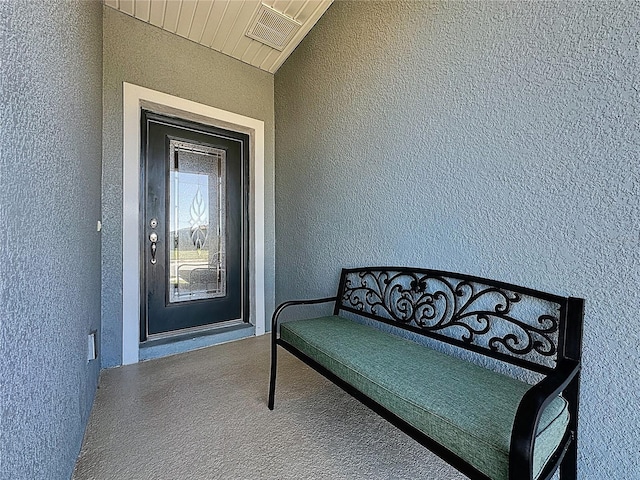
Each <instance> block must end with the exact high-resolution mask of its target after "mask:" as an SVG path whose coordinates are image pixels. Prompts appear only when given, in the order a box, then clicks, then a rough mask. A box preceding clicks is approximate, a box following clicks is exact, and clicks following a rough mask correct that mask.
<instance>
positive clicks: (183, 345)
mask: <svg viewBox="0 0 640 480" xmlns="http://www.w3.org/2000/svg"><path fill="white" fill-rule="evenodd" d="M253 335H255V327H254V326H253V325H251V324H250V323H245V322H233V323H230V322H225V324H224V325H219V326H216V327H213V328H208V329H206V330H202V329H201V330H197V331H189V332H183V333H175V334H171V335H164V336H161V337H157V338H153V339H150V340H147V341H146V342H143V343H140V350H139V359H140V361H144V360H152V359H154V358H161V357H166V356H169V355H176V354H178V353H185V352H190V351H191V350H197V349H199V348H205V347H210V346H212V345H219V344H221V343H227V342H232V341H234V340H241V339H243V338H247V337H252V336H253Z"/></svg>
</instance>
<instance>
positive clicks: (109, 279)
mask: <svg viewBox="0 0 640 480" xmlns="http://www.w3.org/2000/svg"><path fill="white" fill-rule="evenodd" d="M103 54H104V79H103V82H104V85H103V86H104V136H103V142H104V148H103V154H104V157H103V162H104V169H103V197H102V200H103V221H104V234H103V243H102V254H103V255H102V318H103V321H102V330H103V348H104V355H103V357H102V364H103V366H105V367H110V366H114V365H119V364H120V363H121V362H122V82H128V83H132V84H135V85H140V86H142V87H146V88H150V89H153V90H157V91H160V92H164V93H168V94H170V95H175V96H178V97H181V98H184V99H187V100H192V101H195V102H199V103H203V104H205V105H209V106H213V107H216V108H221V109H223V110H227V111H231V112H234V113H238V114H241V115H245V116H248V117H252V118H256V119H258V120H262V121H264V122H265V199H264V206H265V259H266V263H265V278H266V280H265V284H266V287H265V289H266V290H265V298H266V311H267V312H270V311H272V310H273V302H274V295H275V293H274V291H275V287H274V282H273V276H274V260H273V259H274V256H275V253H274V248H275V247H274V235H275V234H274V205H273V202H274V200H273V197H274V193H273V191H274V186H273V183H274V178H273V177H274V106H273V75H271V74H269V73H267V72H263V71H260V70H258V69H256V68H254V67H251V66H249V65H246V64H243V63H241V62H239V61H237V60H234V59H232V58H231V57H227V56H226V55H223V54H220V53H218V52H214V51H213V50H210V49H208V48H205V47H202V46H200V45H197V44H196V43H193V42H191V41H189V40H186V39H183V38H180V37H178V36H176V35H173V34H170V33H169V32H165V31H163V30H160V29H159V28H156V27H154V26H152V25H149V24H146V23H143V22H141V21H139V20H136V19H134V18H132V17H129V16H127V15H125V14H123V13H120V12H118V11H116V10H114V9H112V8H108V7H104V51H103Z"/></svg>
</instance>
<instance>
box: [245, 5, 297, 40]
mask: <svg viewBox="0 0 640 480" xmlns="http://www.w3.org/2000/svg"><path fill="white" fill-rule="evenodd" d="M301 26H302V24H300V23H298V22H296V21H295V20H294V19H293V18H290V17H287V16H286V15H284V14H283V13H280V12H278V11H277V10H274V9H273V8H271V7H269V6H267V5H264V4H262V5H260V8H259V9H258V12H257V13H256V15H255V17H254V19H253V20H252V21H251V23H250V24H249V28H247V31H246V33H245V35H246V36H247V37H249V38H253V39H254V40H257V41H259V42H261V43H264V44H265V45H269V46H270V47H272V48H275V49H276V50H279V51H282V50H284V48H285V47H286V46H287V44H288V43H289V41H291V39H292V38H293V36H294V35H295V34H296V32H297V31H298V30H299V29H300V27H301Z"/></svg>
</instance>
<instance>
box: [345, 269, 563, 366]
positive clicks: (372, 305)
mask: <svg viewBox="0 0 640 480" xmlns="http://www.w3.org/2000/svg"><path fill="white" fill-rule="evenodd" d="M339 310H345V311H349V312H352V313H356V314H358V315H362V316H365V317H368V318H372V319H376V320H380V321H383V322H386V323H389V324H392V325H394V326H397V327H400V328H403V329H406V330H410V331H413V332H417V333H420V334H422V335H426V336H429V337H433V338H436V339H438V340H442V341H445V342H448V343H451V344H454V345H457V346H459V347H462V348H465V349H468V350H472V351H476V352H479V353H482V354H484V355H487V356H490V357H493V358H498V359H500V360H504V361H507V362H509V363H512V364H515V365H519V366H522V367H525V368H527V369H530V370H534V371H537V372H540V373H549V372H550V371H552V370H553V369H554V368H555V366H556V365H557V362H558V360H559V358H561V357H562V355H563V354H564V351H563V347H562V345H563V340H564V339H563V332H564V331H565V323H566V311H567V299H566V298H564V297H559V296H555V295H551V294H548V293H545V292H539V291H535V290H531V289H527V288H523V287H518V286H516V285H509V284H505V283H502V282H494V281H491V280H487V279H481V278H477V277H471V276H466V275H460V274H454V273H449V272H442V271H436V270H428V269H416V268H399V267H393V268H391V267H389V268H387V267H376V268H367V269H345V270H343V272H342V277H341V282H340V289H339V292H338V302H337V304H336V313H337V312H338V311H339Z"/></svg>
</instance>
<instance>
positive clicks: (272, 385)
mask: <svg viewBox="0 0 640 480" xmlns="http://www.w3.org/2000/svg"><path fill="white" fill-rule="evenodd" d="M271 335H273V341H272V342H271V378H270V380H269V403H268V406H269V410H273V403H274V401H275V396H276V370H277V367H278V352H277V351H276V349H277V347H278V346H277V345H276V341H275V335H276V333H275V332H271Z"/></svg>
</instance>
